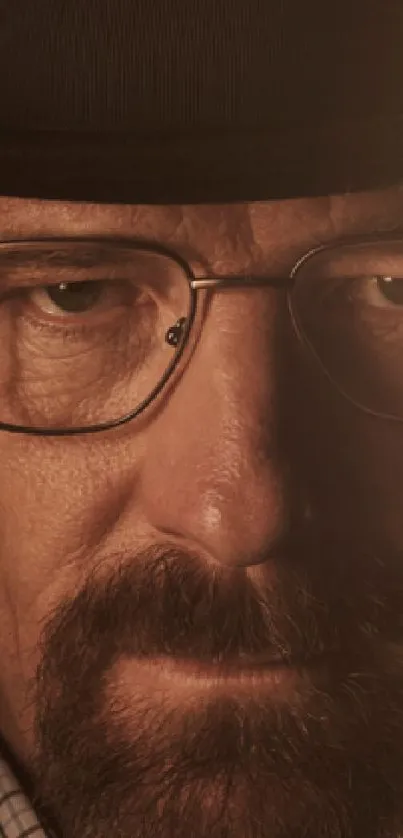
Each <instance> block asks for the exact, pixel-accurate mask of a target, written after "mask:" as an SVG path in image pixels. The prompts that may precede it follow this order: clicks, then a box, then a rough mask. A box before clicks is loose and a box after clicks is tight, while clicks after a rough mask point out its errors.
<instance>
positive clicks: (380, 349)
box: [0, 236, 403, 436]
mask: <svg viewBox="0 0 403 838" xmlns="http://www.w3.org/2000/svg"><path fill="white" fill-rule="evenodd" d="M259 285H260V286H262V285H267V286H269V287H272V288H283V289H285V290H286V293H287V298H288V307H289V313H290V317H291V321H292V324H293V327H294V329H295V332H296V334H297V336H298V338H299V340H300V341H301V342H302V343H303V344H304V346H305V347H306V348H307V349H308V351H309V353H310V355H311V358H312V359H313V360H314V362H315V363H316V364H319V365H320V367H321V368H322V371H323V372H324V374H325V375H326V376H327V378H328V379H329V381H330V382H331V383H332V385H333V386H334V387H336V388H337V389H338V391H339V392H340V393H341V394H342V395H343V396H344V397H345V398H347V399H348V400H350V401H351V402H353V403H354V404H355V405H356V406H357V407H358V408H360V409H361V410H364V411H366V412H369V413H371V414H374V415H376V416H381V417H384V418H388V419H394V420H397V421H403V237H401V236H400V237H398V236H386V237H385V236H383V237H376V238H374V237H367V238H354V239H349V240H345V241H341V242H337V243H334V244H332V245H325V246H321V247H318V248H315V249H314V250H311V251H310V252H309V253H307V254H305V255H304V256H303V257H302V258H301V259H299V261H298V262H297V264H296V265H295V266H294V268H293V270H292V271H291V273H290V275H289V276H288V277H277V278H270V277H254V276H241V277H239V276H236V277H196V276H195V275H194V273H193V271H192V269H191V267H190V266H189V265H188V264H187V262H186V261H185V260H183V259H182V258H181V257H180V256H179V255H178V254H176V253H174V252H171V251H170V250H168V249H166V248H164V247H160V246H157V245H154V244H153V245H150V244H148V243H141V242H138V241H135V242H133V241H127V240H120V239H112V240H110V239H108V240H105V239H95V238H92V239H83V238H73V239H63V240H55V239H37V240H34V241H18V242H12V241H9V242H2V243H1V244H0V430H5V431H10V432H14V433H26V434H39V435H52V436H62V435H72V434H83V433H93V432H96V431H102V430H106V429H109V428H113V427H116V426H119V425H122V424H124V423H126V422H129V421H130V420H132V419H134V418H135V417H136V416H138V415H139V414H140V413H142V411H144V410H145V409H146V408H147V407H148V406H149V405H150V404H151V403H152V402H153V401H154V399H156V398H157V397H158V396H159V394H160V393H161V392H162V391H163V390H164V388H165V387H166V386H167V384H168V382H169V381H170V380H171V379H172V376H173V374H174V373H175V372H176V371H178V370H180V369H181V366H180V365H181V361H184V359H185V357H186V352H185V350H186V348H187V347H189V346H190V345H191V340H190V339H191V336H192V334H195V331H196V327H195V324H196V321H197V315H198V313H199V312H200V308H201V307H200V305H199V300H200V292H205V293H206V294H207V293H208V291H209V290H210V291H217V290H219V289H223V288H239V287H251V288H252V287H255V286H259Z"/></svg>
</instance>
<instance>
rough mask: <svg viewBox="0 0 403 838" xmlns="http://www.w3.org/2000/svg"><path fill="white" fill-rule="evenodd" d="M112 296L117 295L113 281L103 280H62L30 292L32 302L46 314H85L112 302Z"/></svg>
mask: <svg viewBox="0 0 403 838" xmlns="http://www.w3.org/2000/svg"><path fill="white" fill-rule="evenodd" d="M115 290H117V289H115ZM112 296H115V295H114V294H113V292H112V288H111V283H107V282H104V281H102V280H97V281H90V282H88V281H87V282H60V283H59V284H58V285H45V286H42V287H37V288H34V289H33V290H32V291H31V292H30V293H29V298H30V300H31V302H32V303H34V304H35V305H36V307H37V308H39V309H40V310H41V311H43V312H44V313H46V314H70V313H72V314H85V313H87V312H90V311H92V310H93V309H94V308H99V307H100V305H101V304H104V305H105V303H106V304H108V303H109V304H111V303H112V302H113V300H112ZM114 302H116V300H114Z"/></svg>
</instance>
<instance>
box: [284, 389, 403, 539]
mask: <svg viewBox="0 0 403 838" xmlns="http://www.w3.org/2000/svg"><path fill="white" fill-rule="evenodd" d="M301 385H302V386H301V391H300V398H299V405H300V408H299V412H298V422H297V423H296V430H295V433H294V436H293V440H292V443H291V444H292V446H293V455H294V456H293V459H294V463H299V464H300V474H301V475H302V479H303V481H304V482H305V483H308V485H309V487H310V492H311V494H313V496H314V498H315V500H316V504H317V506H319V508H320V509H321V510H322V513H323V512H324V513H325V515H326V518H327V519H329V517H330V518H332V519H333V526H337V529H338V530H340V529H341V528H344V530H345V533H346V535H347V537H348V535H349V534H350V533H351V534H354V535H355V536H356V537H357V538H358V539H360V540H361V539H365V540H366V541H368V542H369V543H370V544H371V543H372V546H373V545H374V544H375V543H379V544H380V545H383V546H386V545H387V546H390V547H392V548H394V549H396V548H397V549H402V548H403V423H402V424H399V423H394V422H388V421H387V420H383V419H380V418H379V419H378V418H375V417H371V416H369V415H367V414H365V413H364V412H362V411H361V410H359V409H357V408H355V407H354V406H353V405H351V404H350V403H349V402H348V401H347V400H345V399H344V398H343V397H341V396H339V395H338V394H337V393H336V392H335V391H334V390H333V389H332V388H331V387H330V386H329V385H328V384H327V383H325V382H324V381H323V379H322V380H320V379H319V378H317V379H315V378H314V376H311V377H310V378H308V377H306V378H305V379H303V378H301ZM371 540H372V541H371Z"/></svg>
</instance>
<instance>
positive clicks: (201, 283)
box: [190, 276, 290, 291]
mask: <svg viewBox="0 0 403 838" xmlns="http://www.w3.org/2000/svg"><path fill="white" fill-rule="evenodd" d="M289 282H290V279H289V278H288V277H284V276H281V277H280V276H275V277H272V276H222V277H220V276H204V277H201V278H200V279H191V280H190V285H191V287H192V288H193V290H194V291H198V290H201V289H202V288H236V287H237V286H241V287H242V286H246V287H252V286H267V287H269V288H284V287H286V285H287V284H288V283H289Z"/></svg>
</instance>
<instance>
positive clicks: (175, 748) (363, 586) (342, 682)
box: [30, 533, 403, 838]
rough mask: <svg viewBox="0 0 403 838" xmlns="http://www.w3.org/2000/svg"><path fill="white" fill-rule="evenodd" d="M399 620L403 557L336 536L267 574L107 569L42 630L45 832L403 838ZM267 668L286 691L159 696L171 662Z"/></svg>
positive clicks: (37, 769)
mask: <svg viewBox="0 0 403 838" xmlns="http://www.w3.org/2000/svg"><path fill="white" fill-rule="evenodd" d="M269 565H270V572H269ZM99 566H100V564H99V565H98V567H99ZM107 567H108V568H110V567H113V570H112V571H111V570H107V569H106V568H107ZM273 568H274V569H275V580H274V581H273ZM265 574H266V575H265ZM402 615H403V561H402V557H401V556H400V557H399V556H391V555H389V556H388V557H387V561H386V560H381V559H380V558H379V556H376V555H373V554H372V553H371V552H370V551H365V550H362V548H361V549H359V547H358V546H355V545H352V544H351V543H349V544H345V543H343V542H342V540H341V539H340V540H339V542H337V539H335V537H334V534H333V533H332V537H331V538H330V537H329V534H327V535H326V534H325V533H322V534H321V535H320V536H319V535H318V534H317V533H316V535H315V536H313V535H309V536H308V535H305V536H304V537H303V538H299V539H298V540H296V541H295V542H294V543H291V542H290V543H288V544H287V546H284V547H283V550H282V555H279V557H278V559H276V560H274V559H273V561H272V562H270V563H269V562H267V564H266V565H261V566H259V568H258V569H257V568H254V569H253V568H237V569H233V568H231V569H228V568H222V567H218V566H213V565H211V564H208V563H206V561H205V560H203V559H202V558H201V556H200V555H197V554H191V553H190V552H188V551H183V550H179V549H178V548H177V547H176V546H174V545H172V544H170V543H165V544H160V545H154V546H151V547H149V548H148V549H145V550H142V551H139V552H138V553H137V554H136V555H133V553H131V554H130V555H123V554H120V555H118V556H115V557H113V556H108V561H107V562H105V563H104V570H103V571H102V572H101V571H97V573H95V572H94V573H92V575H91V576H88V578H87V580H86V582H85V584H84V585H83V587H82V588H81V589H80V591H79V592H78V593H76V594H75V595H74V596H72V597H71V598H70V599H68V600H66V601H64V602H63V603H62V605H61V606H60V607H59V608H58V609H57V611H56V612H55V613H53V614H52V615H51V617H50V618H49V620H48V622H47V624H46V625H45V626H44V630H43V635H42V642H41V647H40V649H41V654H40V664H39V666H38V669H37V672H36V676H35V679H34V681H33V684H32V701H33V706H34V708H35V726H34V741H35V747H34V750H33V753H32V761H31V763H30V765H31V777H32V790H31V794H32V796H33V800H34V805H35V807H36V809H37V812H38V814H39V816H40V817H41V819H42V822H43V824H44V825H45V827H46V828H47V829H48V830H49V831H53V832H54V833H55V834H56V835H57V836H63V838H76V836H77V835H80V838H104V836H107V835H113V836H119V838H137V836H138V838H140V837H141V838H151V836H152V838H163V837H164V838H167V837H168V836H175V838H202V837H203V838H205V836H206V835H208V836H209V838H226V836H228V838H229V836H231V838H303V836H304V837H305V838H325V837H326V838H363V836H365V838H397V836H398V835H399V832H400V830H401V831H402V833H403V795H402V791H403V644H402V639H403V616H402ZM260 653H264V654H266V655H267V656H268V657H272V658H273V659H275V658H278V657H281V658H282V660H283V661H285V662H286V664H287V663H288V665H289V666H290V667H291V665H292V666H293V670H292V671H293V673H294V674H293V678H292V679H291V681H290V682H289V681H287V682H286V684H285V686H284V685H283V686H280V687H279V688H278V689H277V690H273V689H266V688H265V686H264V683H263V682H262V683H261V682H258V681H256V682H255V681H254V680H253V679H249V680H248V681H247V684H246V686H245V684H244V685H243V686H242V688H241V687H239V688H238V687H237V680H236V678H234V679H233V680H232V681H231V682H229V681H228V682H227V684H226V683H225V680H224V681H223V680H221V681H220V686H218V681H217V682H214V681H212V680H211V679H210V687H209V688H208V689H204V688H201V687H200V685H199V682H197V681H196V680H195V679H193V680H192V678H190V679H188V680H187V681H186V685H187V686H186V689H182V687H179V686H178V683H177V682H175V679H173V680H172V681H170V680H169V677H167V678H166V679H165V680H164V661H165V662H166V668H168V662H169V661H173V660H177V659H180V660H186V659H191V660H193V661H194V660H197V661H199V662H204V663H206V664H209V665H210V667H211V666H212V665H213V663H214V662H216V661H220V662H221V664H223V663H225V662H226V661H231V660H233V659H234V658H239V657H240V656H241V655H242V654H248V655H255V654H260ZM156 660H159V661H162V663H161V665H160V668H159V669H158V668H156V667H155V666H154V662H155V661H156ZM127 672H129V677H128V678H127V677H126V676H125V673H127ZM153 673H155V674H153Z"/></svg>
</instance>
